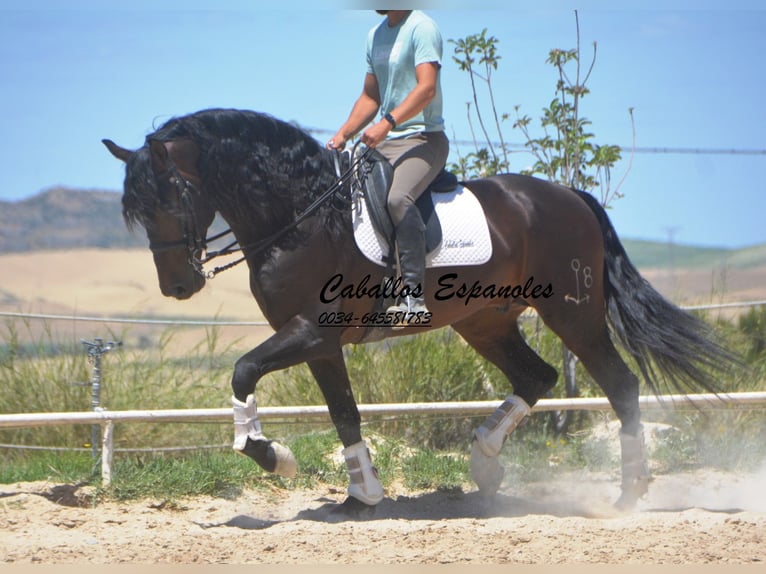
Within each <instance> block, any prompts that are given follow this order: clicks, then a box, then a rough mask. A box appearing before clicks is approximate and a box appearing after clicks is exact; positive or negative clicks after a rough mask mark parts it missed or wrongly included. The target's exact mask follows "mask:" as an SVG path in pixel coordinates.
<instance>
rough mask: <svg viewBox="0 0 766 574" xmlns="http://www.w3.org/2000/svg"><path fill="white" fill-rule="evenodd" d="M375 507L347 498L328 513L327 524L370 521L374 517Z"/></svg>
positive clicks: (350, 497) (351, 497)
mask: <svg viewBox="0 0 766 574" xmlns="http://www.w3.org/2000/svg"><path fill="white" fill-rule="evenodd" d="M375 508H376V507H375V506H372V505H370V504H365V503H364V502H362V501H361V500H359V499H357V498H354V497H353V496H349V497H347V498H346V500H344V501H343V502H342V503H341V504H340V505H338V506H337V507H336V508H334V509H333V510H332V512H330V514H329V516H328V517H327V518H328V522H343V521H345V520H358V521H362V520H372V519H373V518H374V517H375Z"/></svg>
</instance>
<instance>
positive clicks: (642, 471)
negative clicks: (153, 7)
mask: <svg viewBox="0 0 766 574" xmlns="http://www.w3.org/2000/svg"><path fill="white" fill-rule="evenodd" d="M620 454H621V455H622V494H621V495H620V499H619V500H618V501H617V504H616V506H617V507H618V508H622V509H626V510H627V509H630V508H632V507H633V506H634V505H635V504H636V502H638V499H640V498H641V497H642V496H643V495H645V494H646V493H647V492H649V483H650V482H651V480H652V473H651V472H650V471H649V460H648V456H647V451H646V442H645V440H644V426H643V425H639V427H638V434H637V435H636V436H632V435H629V434H627V433H625V432H623V431H620Z"/></svg>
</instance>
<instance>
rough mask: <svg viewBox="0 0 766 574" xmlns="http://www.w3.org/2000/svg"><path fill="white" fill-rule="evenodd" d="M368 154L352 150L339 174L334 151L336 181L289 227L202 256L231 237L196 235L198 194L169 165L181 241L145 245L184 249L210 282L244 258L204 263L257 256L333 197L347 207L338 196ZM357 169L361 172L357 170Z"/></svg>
mask: <svg viewBox="0 0 766 574" xmlns="http://www.w3.org/2000/svg"><path fill="white" fill-rule="evenodd" d="M357 145H358V144H357ZM355 147H356V146H355ZM370 152H371V148H367V149H365V150H364V151H363V152H361V153H359V154H358V155H357V154H356V149H355V150H354V153H352V156H354V159H353V161H351V162H350V165H349V166H348V168H347V169H346V170H345V171H343V170H342V169H341V168H340V161H339V156H340V152H337V151H335V152H334V156H333V160H334V164H335V172H336V176H337V180H336V181H335V183H334V184H333V185H331V186H330V187H329V188H328V189H327V190H326V191H325V192H323V193H322V195H320V196H319V197H318V198H317V199H316V200H315V201H314V202H313V203H312V204H311V205H309V206H308V207H307V208H306V209H305V210H304V211H303V212H302V213H300V214H299V215H298V216H297V217H296V218H295V219H294V220H293V221H292V222H291V223H290V224H288V225H287V226H286V227H284V228H282V229H280V230H279V231H277V232H276V233H273V234H271V235H269V236H268V237H266V238H264V239H262V240H261V241H258V242H257V243H251V244H248V245H245V246H244V247H240V246H238V245H239V244H238V241H236V240H234V241H233V242H231V243H229V244H228V245H226V246H225V247H223V248H221V249H219V250H217V251H210V252H207V253H206V254H205V256H204V257H203V256H202V254H203V252H206V250H207V244H208V243H212V242H213V241H215V240H217V239H220V238H221V237H225V236H227V235H229V234H231V233H232V231H231V229H227V230H226V231H222V232H221V233H217V234H215V235H212V236H210V237H206V236H205V235H203V234H202V233H200V227H199V224H198V222H197V214H196V211H195V210H194V195H193V194H197V195H200V191H199V190H198V189H197V188H196V187H195V186H194V184H193V183H192V182H190V181H189V180H188V179H186V178H185V177H183V176H182V175H181V172H180V171H179V170H178V168H177V167H175V166H172V167H171V168H170V170H169V172H170V179H169V182H170V184H171V185H173V186H174V187H175V188H176V191H177V192H178V197H179V200H180V203H181V209H182V211H183V221H184V236H183V237H182V238H181V239H178V240H175V241H152V242H150V243H149V249H151V251H152V253H163V252H166V251H172V250H174V249H186V253H187V254H188V262H189V265H191V266H192V268H193V269H194V271H195V272H196V273H198V274H199V275H201V276H203V277H205V278H206V279H213V278H214V277H215V276H216V275H218V274H219V273H221V272H222V271H226V270H227V269H231V268H232V267H234V266H235V265H238V264H240V263H242V262H243V261H245V259H246V257H245V256H242V257H240V258H239V259H237V260H235V261H232V262H231V263H227V264H226V265H222V266H220V267H216V268H215V269H212V270H211V271H205V268H204V266H205V264H206V263H209V262H210V261H212V260H213V259H215V258H216V257H221V256H222V255H231V254H232V253H238V252H244V251H247V252H248V253H258V252H260V251H263V250H264V249H266V248H267V247H270V246H271V245H273V244H274V243H275V242H276V241H278V240H279V239H281V238H282V237H284V236H285V235H287V233H289V232H290V231H292V230H293V229H295V228H296V227H298V225H300V224H301V223H302V222H303V221H305V220H306V219H308V218H309V217H310V216H312V215H313V214H314V213H315V212H316V211H318V210H319V208H320V207H322V206H323V205H324V204H326V203H327V202H328V201H330V200H332V199H333V198H337V197H339V196H340V198H341V201H340V202H339V203H343V204H350V202H349V201H348V198H344V197H342V196H343V195H344V192H345V190H347V189H348V184H349V183H350V182H351V181H352V180H356V179H358V178H359V177H360V174H359V172H360V171H362V172H365V169H364V168H365V167H366V166H367V164H366V163H365V160H366V159H367V157H368V155H369V154H370ZM360 168H362V169H361V170H360ZM365 175H366V174H365ZM362 177H363V176H362ZM349 195H350V192H349Z"/></svg>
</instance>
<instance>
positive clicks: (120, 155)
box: [101, 140, 133, 162]
mask: <svg viewBox="0 0 766 574" xmlns="http://www.w3.org/2000/svg"><path fill="white" fill-rule="evenodd" d="M101 142H102V143H103V144H104V145H105V146H106V149H108V150H109V152H110V153H111V154H112V155H113V156H114V157H116V158H117V159H121V160H122V161H125V162H126V161H128V160H129V159H130V157H131V156H132V155H133V152H132V151H130V150H129V149H125V148H124V147H120V146H118V145H117V144H116V143H114V142H113V141H112V140H101Z"/></svg>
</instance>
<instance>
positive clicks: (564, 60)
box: [449, 12, 633, 207]
mask: <svg viewBox="0 0 766 574" xmlns="http://www.w3.org/2000/svg"><path fill="white" fill-rule="evenodd" d="M575 23H576V28H577V47H576V48H574V49H570V50H562V49H558V48H556V49H553V50H551V51H550V52H549V54H548V59H547V60H546V63H548V64H550V65H552V66H554V67H555V68H556V71H557V74H558V80H557V83H556V89H555V96H554V98H553V99H552V100H551V102H550V104H549V105H548V107H547V108H543V110H542V116H541V118H540V128H541V132H542V133H541V134H540V135H533V133H532V119H531V118H530V117H529V116H528V115H526V114H524V115H522V114H521V113H520V107H519V106H516V107H515V108H514V112H515V121H514V123H513V129H516V130H519V131H520V132H521V134H522V135H523V136H524V138H525V143H524V147H525V148H526V150H527V151H529V152H530V153H532V154H533V156H534V158H535V163H534V164H533V166H532V167H531V168H530V169H528V170H523V172H524V173H528V174H530V175H538V176H540V177H544V178H546V179H548V180H549V181H554V182H557V183H561V184H563V185H566V186H569V187H575V188H577V189H581V190H584V191H590V192H593V191H594V190H599V191H600V195H601V203H602V204H603V205H604V206H606V207H608V206H609V205H610V204H611V202H612V201H613V200H614V199H617V198H620V197H622V194H620V192H619V185H618V186H617V187H615V188H612V179H611V170H612V168H613V167H614V165H615V164H616V163H617V162H618V161H619V160H620V159H621V157H622V154H621V149H620V147H619V146H616V145H599V144H596V143H595V142H594V138H595V136H594V134H593V133H591V132H590V131H589V130H590V126H591V122H590V121H589V120H588V119H587V118H585V117H583V116H582V113H581V103H582V99H583V98H584V97H585V96H586V95H588V94H589V93H590V90H589V89H588V87H587V84H588V80H589V79H590V75H591V73H592V71H593V68H594V66H595V62H596V53H597V44H596V43H595V42H594V43H593V57H592V60H591V62H590V65H589V66H588V69H587V72H586V73H585V74H583V69H582V64H581V60H582V58H581V50H580V25H579V18H578V16H577V12H575ZM449 43H451V44H454V46H455V48H454V55H453V58H452V59H453V61H454V62H455V63H457V65H458V67H459V68H460V70H462V71H464V72H466V73H467V74H468V76H469V79H470V82H471V90H472V94H473V102H468V103H467V104H466V108H467V114H468V121H469V126H470V128H471V136H472V139H473V145H474V150H473V151H472V152H470V153H468V154H467V155H466V156H459V158H458V162H457V163H455V164H453V165H452V166H451V167H452V169H453V170H455V171H457V172H459V173H460V174H461V175H462V176H463V177H464V178H468V177H475V176H479V177H485V176H487V175H492V174H495V173H499V172H502V171H508V170H509V169H510V161H509V153H510V151H511V150H510V147H509V146H508V144H507V143H506V141H505V138H504V135H503V130H502V122H503V121H506V120H508V119H509V114H507V113H502V114H500V113H499V112H498V110H497V106H496V105H495V94H494V87H493V85H492V74H493V72H495V71H497V69H498V63H499V61H500V59H501V56H500V55H499V53H498V44H499V40H498V39H497V38H496V37H494V36H488V35H487V29H486V28H485V29H484V30H482V32H481V33H480V34H472V35H470V36H467V37H465V38H461V39H458V40H449ZM481 84H483V85H484V87H485V89H486V98H484V99H483V98H482V97H481V93H482V91H481V90H480V88H479V86H480V85H481ZM485 100H488V103H486V102H485ZM487 106H488V108H489V112H490V113H489V116H490V117H491V118H492V122H493V124H494V125H493V129H494V131H495V132H496V137H497V140H498V141H493V139H492V137H490V133H489V128H488V126H487V120H486V119H485V117H486V116H487V115H488V114H487V112H486V108H487ZM628 113H629V114H630V118H631V124H632V120H633V110H632V109H629V110H628ZM474 116H475V117H476V120H477V121H478V124H479V127H480V129H481V133H482V136H483V142H482V143H481V144H480V143H479V141H478V140H477V138H476V134H475V131H474V127H473V117H474ZM623 179H624V178H623Z"/></svg>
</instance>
